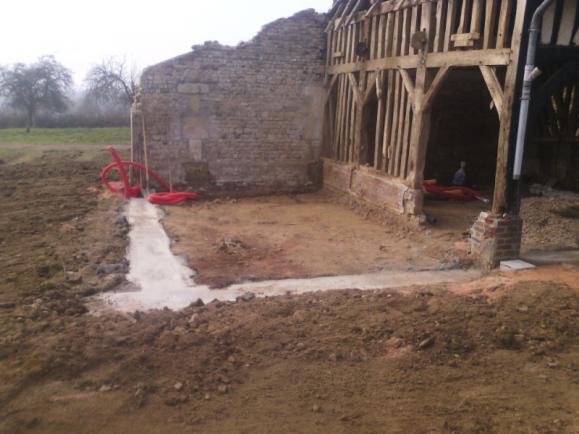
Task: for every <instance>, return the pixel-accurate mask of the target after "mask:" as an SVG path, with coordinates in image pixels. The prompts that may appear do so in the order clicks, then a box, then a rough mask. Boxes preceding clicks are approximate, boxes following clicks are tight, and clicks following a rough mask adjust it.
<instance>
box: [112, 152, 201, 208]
mask: <svg viewBox="0 0 579 434" xmlns="http://www.w3.org/2000/svg"><path fill="white" fill-rule="evenodd" d="M109 152H110V153H111V155H112V157H113V159H114V160H115V162H114V163H111V164H109V165H108V166H105V167H103V168H102V169H101V182H102V184H103V185H104V186H105V187H106V188H107V189H109V190H110V191H112V192H114V193H121V192H122V193H123V195H124V197H125V198H126V199H130V198H133V197H140V196H141V195H142V190H141V186H140V185H133V186H131V185H129V178H128V176H127V170H126V169H127V167H132V168H135V169H138V170H142V171H144V172H147V173H148V174H149V176H150V177H152V178H153V179H154V180H155V181H157V182H158V183H159V184H160V185H161V186H162V187H163V188H165V189H167V190H169V192H168V193H153V194H150V195H148V196H147V200H148V201H149V202H151V203H154V204H158V205H178V204H180V203H183V202H185V201H188V200H197V199H199V195H198V194H197V193H188V192H179V191H172V188H171V186H170V185H169V184H168V183H167V182H165V180H163V178H161V177H160V176H159V175H157V174H156V173H155V172H154V171H152V170H151V169H149V168H147V167H146V166H145V165H143V164H140V163H135V162H134V161H125V160H121V158H120V157H119V154H118V153H117V151H116V150H115V148H113V147H112V146H109ZM115 169H116V170H118V171H119V174H120V176H121V182H114V181H109V179H108V178H109V174H110V172H111V171H113V170H115Z"/></svg>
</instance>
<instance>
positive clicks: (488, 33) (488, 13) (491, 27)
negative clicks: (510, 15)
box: [483, 0, 497, 49]
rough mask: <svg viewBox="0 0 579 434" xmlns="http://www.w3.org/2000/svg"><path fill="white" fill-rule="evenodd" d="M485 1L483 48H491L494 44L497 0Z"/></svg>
mask: <svg viewBox="0 0 579 434" xmlns="http://www.w3.org/2000/svg"><path fill="white" fill-rule="evenodd" d="M486 1H487V3H486V9H485V28H484V37H483V49H487V48H492V47H493V46H494V43H495V23H496V17H497V0H486Z"/></svg>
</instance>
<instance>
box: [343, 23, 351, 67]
mask: <svg viewBox="0 0 579 434" xmlns="http://www.w3.org/2000/svg"><path fill="white" fill-rule="evenodd" d="M344 32H346V46H345V47H344V51H343V53H344V61H345V62H346V63H351V62H352V60H353V59H352V58H353V53H352V51H351V47H352V26H348V27H344Z"/></svg>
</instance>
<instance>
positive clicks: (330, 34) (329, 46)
mask: <svg viewBox="0 0 579 434" xmlns="http://www.w3.org/2000/svg"><path fill="white" fill-rule="evenodd" d="M326 37H327V45H326V53H328V54H327V56H326V74H327V70H328V66H330V62H331V59H332V57H331V55H330V53H332V52H333V50H332V38H333V37H334V32H328V34H327V36H326Z"/></svg>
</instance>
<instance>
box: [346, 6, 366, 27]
mask: <svg viewBox="0 0 579 434" xmlns="http://www.w3.org/2000/svg"><path fill="white" fill-rule="evenodd" d="M362 4H363V0H358V2H357V3H356V5H355V6H354V8H353V9H352V12H350V15H348V18H346V21H344V25H345V26H348V25H350V23H351V22H352V20H353V19H354V17H355V16H356V12H358V11H359V10H360V8H361V7H362Z"/></svg>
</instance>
